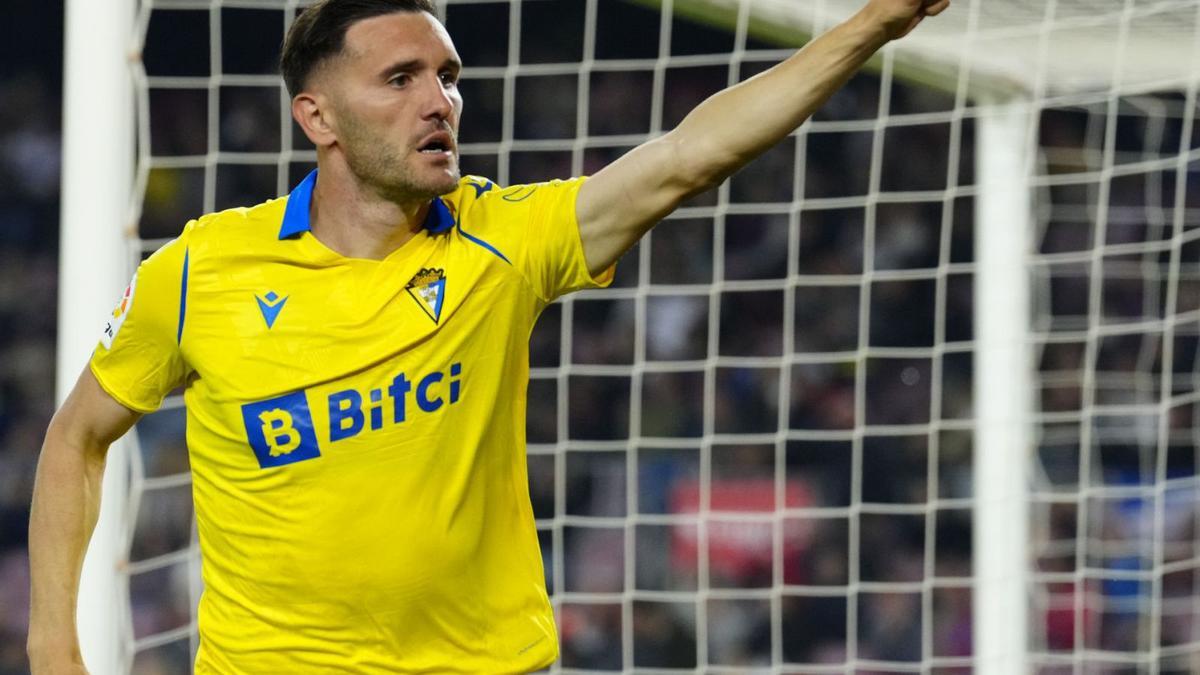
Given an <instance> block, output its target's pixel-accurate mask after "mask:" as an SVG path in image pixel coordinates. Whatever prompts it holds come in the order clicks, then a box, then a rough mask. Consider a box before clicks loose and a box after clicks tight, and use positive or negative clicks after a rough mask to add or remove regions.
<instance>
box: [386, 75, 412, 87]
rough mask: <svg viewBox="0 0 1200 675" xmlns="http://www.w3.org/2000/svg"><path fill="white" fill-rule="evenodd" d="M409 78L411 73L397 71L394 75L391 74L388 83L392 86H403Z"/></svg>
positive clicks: (410, 78)
mask: <svg viewBox="0 0 1200 675" xmlns="http://www.w3.org/2000/svg"><path fill="white" fill-rule="evenodd" d="M411 80H412V75H409V74H408V73H397V74H396V75H394V76H392V79H390V80H388V84H390V85H392V86H393V87H403V86H405V85H407V84H408V83H409V82H410V81H411Z"/></svg>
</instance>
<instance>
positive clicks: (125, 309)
mask: <svg viewBox="0 0 1200 675" xmlns="http://www.w3.org/2000/svg"><path fill="white" fill-rule="evenodd" d="M136 287H137V272H134V273H133V278H132V279H130V280H129V285H128V286H126V287H125V293H124V295H122V296H121V301H120V302H118V303H117V306H116V307H115V308H114V309H113V311H112V316H110V317H109V318H108V321H105V322H104V330H103V331H102V332H101V333H100V343H101V344H103V345H104V348H105V349H112V345H113V340H115V339H117V333H119V332H121V325H122V324H124V323H125V317H127V316H129V308H130V307H131V306H132V305H133V291H134V289H135V288H136Z"/></svg>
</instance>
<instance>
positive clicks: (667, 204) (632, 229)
mask: <svg viewBox="0 0 1200 675" xmlns="http://www.w3.org/2000/svg"><path fill="white" fill-rule="evenodd" d="M676 136H677V134H675V133H669V134H666V135H665V136H661V137H659V138H656V139H654V140H651V141H648V142H646V143H643V144H642V145H639V146H638V147H636V148H634V149H633V150H631V151H629V152H628V153H627V154H625V155H624V156H622V157H621V158H620V159H618V160H617V161H615V162H613V163H612V164H609V165H608V166H606V167H604V168H603V169H601V170H600V171H599V172H597V173H596V175H594V176H592V177H591V178H590V179H588V181H587V182H586V183H584V185H583V187H582V188H581V189H580V191H579V199H578V201H577V203H576V205H575V209H576V217H577V218H578V219H579V236H580V238H581V239H582V240H583V251H584V255H585V256H586V258H587V264H588V269H589V270H591V271H592V273H594V274H596V273H599V272H600V271H601V270H604V269H606V268H608V267H609V266H610V265H612V264H613V263H614V262H616V261H617V259H618V258H620V257H621V255H622V254H624V253H625V251H627V250H629V249H630V248H631V247H632V246H633V245H634V244H636V243H637V241H638V239H641V237H642V235H643V234H645V233H646V231H647V230H649V229H650V228H651V227H653V226H654V225H655V223H657V222H658V221H660V220H662V219H663V218H665V217H667V216H668V215H670V213H671V212H672V211H674V210H675V209H676V208H677V207H678V206H679V204H680V203H681V202H682V201H683V200H684V199H687V198H688V197H690V196H692V195H694V194H696V193H698V192H701V191H703V190H704V189H706V188H707V187H709V185H710V179H709V177H708V176H706V175H705V174H704V172H702V171H698V170H692V169H691V168H689V166H688V162H687V160H686V159H685V157H686V156H688V155H690V154H694V153H682V152H680V149H679V147H678V145H677V139H676Z"/></svg>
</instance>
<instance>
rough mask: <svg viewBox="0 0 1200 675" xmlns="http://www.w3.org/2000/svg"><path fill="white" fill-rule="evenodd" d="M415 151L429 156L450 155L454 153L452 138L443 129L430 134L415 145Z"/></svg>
mask: <svg viewBox="0 0 1200 675" xmlns="http://www.w3.org/2000/svg"><path fill="white" fill-rule="evenodd" d="M417 152H419V153H421V154H422V155H430V156H450V155H452V154H453V153H454V138H453V137H452V136H451V135H450V134H449V133H447V132H445V131H439V132H436V133H434V134H430V135H429V136H427V137H426V138H425V139H424V140H423V141H422V142H421V144H420V145H418V146H417Z"/></svg>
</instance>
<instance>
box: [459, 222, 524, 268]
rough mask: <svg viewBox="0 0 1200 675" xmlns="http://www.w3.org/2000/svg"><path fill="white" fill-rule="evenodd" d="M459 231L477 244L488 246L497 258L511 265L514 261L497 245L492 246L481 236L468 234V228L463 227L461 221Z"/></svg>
mask: <svg viewBox="0 0 1200 675" xmlns="http://www.w3.org/2000/svg"><path fill="white" fill-rule="evenodd" d="M458 231H459V232H461V233H462V236H464V237H466V238H467V240H468V241H473V242H475V243H476V244H479V245H480V246H482V247H484V248H486V249H487V250H489V251H491V252H492V253H493V254H495V256H496V257H497V258H499V259H501V260H503V261H504V262H506V263H508V264H509V265H511V264H512V261H511V260H509V259H508V258H506V257H504V254H503V253H501V252H500V251H499V250H497V249H496V247H495V246H492V245H491V244H489V243H487V242H486V241H484V240H482V239H480V238H479V237H475V236H472V235H470V234H467V231H466V230H464V229H462V224H461V223H460V224H459V226H458Z"/></svg>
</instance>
